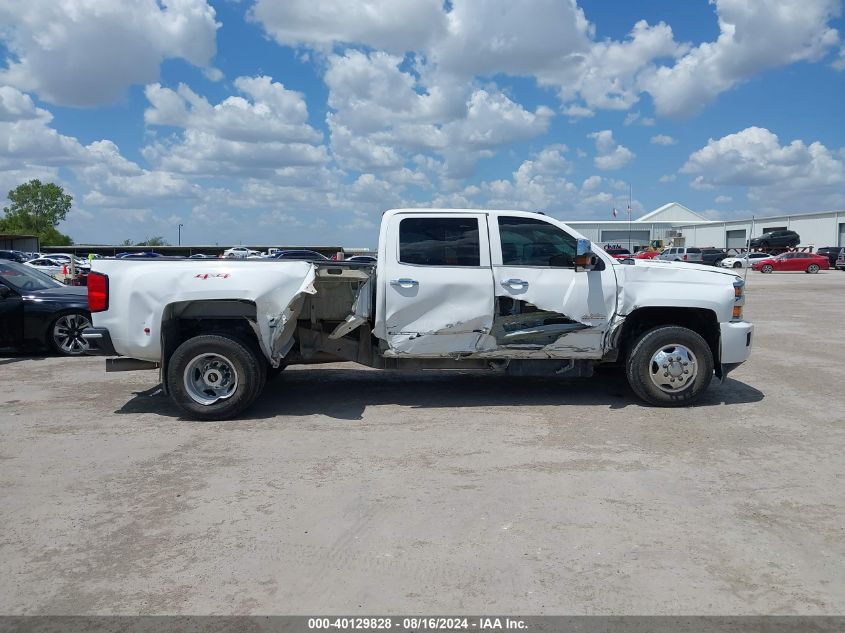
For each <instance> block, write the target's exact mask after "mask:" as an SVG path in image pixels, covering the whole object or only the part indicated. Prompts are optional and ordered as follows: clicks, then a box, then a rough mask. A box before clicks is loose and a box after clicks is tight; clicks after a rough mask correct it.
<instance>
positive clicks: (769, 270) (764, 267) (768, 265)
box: [763, 264, 773, 273]
mask: <svg viewBox="0 0 845 633" xmlns="http://www.w3.org/2000/svg"><path fill="white" fill-rule="evenodd" d="M772 270H773V268H772V267H771V265H770V264H766V265H765V266H763V272H764V273H770V272H772Z"/></svg>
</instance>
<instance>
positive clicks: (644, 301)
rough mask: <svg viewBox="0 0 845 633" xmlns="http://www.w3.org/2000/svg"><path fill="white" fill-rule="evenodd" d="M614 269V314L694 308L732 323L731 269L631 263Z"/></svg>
mask: <svg viewBox="0 0 845 633" xmlns="http://www.w3.org/2000/svg"><path fill="white" fill-rule="evenodd" d="M634 261H635V262H636V263H635V264H618V265H615V266H614V267H613V270H614V272H616V278H617V280H618V287H619V294H618V297H617V304H616V305H617V313H618V314H619V315H621V316H625V315H628V314H630V313H631V312H634V311H635V310H637V309H639V308H693V309H701V308H704V309H707V310H710V311H712V312H713V313H714V314H715V316H716V320H717V321H718V322H720V323H721V322H725V321H729V320H730V319H731V309H732V308H733V304H734V281H735V280H736V279H738V278H739V275H737V274H736V273H735V272H734V271H733V269H732V268H721V269H720V268H715V267H713V266H703V265H701V264H687V263H678V262H666V261H659V260H634Z"/></svg>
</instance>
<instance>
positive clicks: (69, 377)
mask: <svg viewBox="0 0 845 633" xmlns="http://www.w3.org/2000/svg"><path fill="white" fill-rule="evenodd" d="M746 314H747V316H748V318H749V319H750V320H753V321H755V322H756V323H757V327H758V333H757V339H756V347H755V351H754V353H753V355H752V358H751V360H750V361H749V362H748V363H746V364H745V365H744V366H743V367H741V368H740V369H738V370H737V371H736V372H735V373H734V374H732V377H731V379H730V380H729V381H728V382H727V383H726V384H725V385H723V386H721V387H711V389H710V391H709V392H708V393H707V394H706V397H705V398H704V400H703V401H702V402H701V404H699V405H698V406H695V407H692V408H689V409H685V410H671V409H653V408H647V407H644V406H642V405H640V404H639V403H638V402H636V401H635V400H634V399H633V397H632V395H631V394H630V392H629V390H628V389H627V387H626V385H625V383H624V381H623V379H622V377H621V376H619V375H616V374H610V375H604V376H601V377H598V378H595V379H592V380H580V381H569V382H561V381H555V380H547V379H518V380H515V379H508V378H500V377H494V376H478V375H469V374H453V373H446V372H436V373H429V374H426V375H422V376H421V375H408V374H400V373H383V372H375V371H368V370H359V369H356V368H354V366H352V365H345V364H338V365H334V366H326V367H322V368H311V369H292V370H290V371H288V372H285V375H283V376H282V377H281V378H280V379H279V380H278V381H276V382H273V383H272V384H271V386H270V387H269V388H268V391H267V393H266V394H265V396H264V397H263V398H262V399H261V400H260V402H259V403H258V404H257V405H256V406H255V407H254V408H253V409H252V410H250V411H249V412H248V414H247V415H246V419H243V420H240V421H234V422H226V423H198V422H189V421H185V420H181V419H179V417H178V415H177V412H176V410H175V409H174V407H173V406H172V405H171V404H170V403H169V401H168V400H167V399H166V398H165V397H163V396H161V395H160V394H156V393H155V386H156V375H155V374H154V373H152V372H132V373H124V374H109V375H106V374H104V373H103V362H102V360H99V359H93V358H87V359H60V358H30V357H22V356H11V357H3V358H2V359H0V513H2V516H1V517H0V569H2V573H0V612H2V613H5V614H36V613H37V614H65V613H74V614H118V613H119V614H139V613H141V614H151V613H191V614H202V613H217V614H223V613H225V614H243V613H254V614H273V613H300V614H305V613H312V614H313V613H353V614H354V613H403V612H404V613H409V612H413V613H431V612H438V613H447V614H453V613H455V614H457V613H479V612H481V613H491V612H500V613H502V612H510V613H521V614H596V613H618V614H624V613H629V614H699V613H707V614H752V613H777V614H834V613H836V614H842V613H843V612H845V566H843V560H845V538H843V537H845V533H844V530H843V526H845V513H844V512H843V509H845V480H843V475H845V457H843V448H845V433H843V425H844V424H843V423H844V422H845V415H843V413H845V340H843V323H845V274H843V273H841V272H837V271H829V272H823V273H820V274H818V275H815V276H809V275H805V274H802V273H797V274H779V275H770V276H763V275H761V274H758V273H750V274H749V290H748V306H747V313H746Z"/></svg>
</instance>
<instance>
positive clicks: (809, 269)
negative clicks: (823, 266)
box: [807, 264, 819, 274]
mask: <svg viewBox="0 0 845 633" xmlns="http://www.w3.org/2000/svg"><path fill="white" fill-rule="evenodd" d="M807 272H808V273H812V274H815V273H817V272H819V265H818V264H810V265H809V266H807Z"/></svg>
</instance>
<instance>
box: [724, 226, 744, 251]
mask: <svg viewBox="0 0 845 633" xmlns="http://www.w3.org/2000/svg"><path fill="white" fill-rule="evenodd" d="M726 238H727V244H725V246H726V247H727V248H742V247H743V246H745V229H739V230H736V231H728V232H727V235H726Z"/></svg>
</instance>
